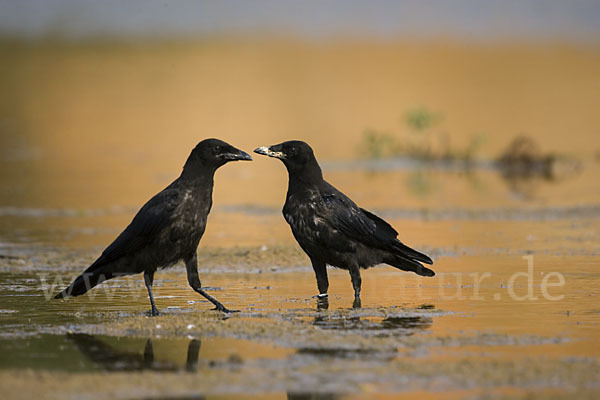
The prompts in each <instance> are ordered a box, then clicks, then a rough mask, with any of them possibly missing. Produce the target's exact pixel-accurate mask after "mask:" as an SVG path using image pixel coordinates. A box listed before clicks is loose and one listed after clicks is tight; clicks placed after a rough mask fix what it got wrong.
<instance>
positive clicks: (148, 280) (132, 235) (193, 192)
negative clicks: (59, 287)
mask: <svg viewBox="0 0 600 400" xmlns="http://www.w3.org/2000/svg"><path fill="white" fill-rule="evenodd" d="M235 160H252V157H250V155H249V154H247V153H245V152H243V151H241V150H239V149H236V148H235V147H233V146H231V145H229V144H227V143H225V142H223V141H221V140H218V139H206V140H203V141H201V142H200V143H198V145H197V146H196V147H195V148H194V150H192V153H191V154H190V156H189V157H188V159H187V161H186V162H185V165H184V166H183V171H182V172H181V175H180V176H179V178H177V179H175V181H173V183H171V184H170V185H169V186H167V187H166V188H165V189H164V190H163V191H161V192H159V193H158V194H157V195H155V196H154V197H152V198H151V199H150V200H149V201H148V202H147V203H146V204H144V206H143V207H142V208H141V209H140V211H138V213H137V215H136V216H135V217H134V218H133V220H132V221H131V223H130V224H129V226H128V227H127V228H125V230H124V231H123V232H122V233H121V234H120V235H119V236H118V237H117V238H116V239H115V241H114V242H112V243H111V244H110V246H108V247H107V248H106V249H105V250H104V251H103V252H102V255H101V256H100V257H99V258H98V259H97V260H96V261H94V263H93V264H92V265H90V267H89V268H88V269H86V270H85V271H84V272H83V273H82V274H81V275H79V276H78V277H77V278H75V280H74V281H73V283H71V285H70V286H69V287H67V288H66V289H65V290H63V291H62V292H60V293H59V294H58V295H56V297H55V298H56V299H58V298H62V297H68V296H79V295H82V294H84V293H85V292H87V291H88V290H90V289H91V288H93V287H94V286H96V285H98V284H99V283H101V282H104V281H105V280H108V279H111V278H114V277H117V276H123V275H132V274H138V273H141V272H143V273H144V282H145V284H146V287H147V288H148V296H149V297H150V304H151V305H152V310H151V314H152V315H158V314H159V313H158V309H157V308H156V305H155V304H154V296H153V295H152V282H153V280H154V273H155V272H156V270H157V269H159V268H167V267H170V266H172V265H174V264H175V263H177V262H178V261H180V260H183V261H184V262H185V266H186V269H187V277H188V282H189V284H190V286H191V287H192V289H194V290H195V291H196V292H198V293H200V294H201V295H202V296H204V297H206V298H207V299H208V300H209V301H210V302H211V303H213V304H214V305H215V306H216V309H217V310H220V311H224V312H229V310H227V308H225V307H224V306H223V305H222V304H221V303H219V302H218V301H217V300H216V299H215V298H213V297H212V296H210V295H209V294H208V293H206V292H205V291H204V290H202V287H201V284H200V279H199V278H198V259H197V256H196V250H197V248H198V243H199V242H200V238H202V234H203V233H204V229H205V228H206V218H207V217H208V213H209V212H210V208H211V206H212V191H213V184H214V175H215V171H216V170H217V168H219V167H220V166H222V165H224V164H225V163H227V162H229V161H235Z"/></svg>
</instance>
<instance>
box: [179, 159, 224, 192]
mask: <svg viewBox="0 0 600 400" xmlns="http://www.w3.org/2000/svg"><path fill="white" fill-rule="evenodd" d="M217 168H218V167H215V166H211V165H201V164H200V163H199V162H197V161H196V162H194V163H190V162H189V161H188V162H186V163H185V165H184V166H183V171H181V175H180V176H179V181H181V182H182V183H185V184H186V185H192V186H210V187H212V185H213V182H214V177H215V172H216V171H217Z"/></svg>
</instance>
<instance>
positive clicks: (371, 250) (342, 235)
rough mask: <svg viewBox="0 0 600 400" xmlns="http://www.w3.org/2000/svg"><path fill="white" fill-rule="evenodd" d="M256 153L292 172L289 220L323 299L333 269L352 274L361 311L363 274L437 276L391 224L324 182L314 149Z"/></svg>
mask: <svg viewBox="0 0 600 400" xmlns="http://www.w3.org/2000/svg"><path fill="white" fill-rule="evenodd" d="M254 152H255V153H258V154H263V155H267V156H269V157H274V158H278V159H280V160H281V161H283V163H284V164H285V166H286V168H287V170H288V174H289V183H288V191H287V196H286V200H285V205H284V206H283V216H284V217H285V220H286V221H287V222H288V224H289V225H290V227H291V228H292V233H293V234H294V237H295V238H296V240H297V241H298V244H300V247H302V250H304V252H305V253H306V254H307V255H308V256H309V257H310V260H311V262H312V266H313V269H314V270H315V275H316V277H317V286H318V289H319V297H321V298H325V297H326V296H327V289H328V287H329V281H328V280H327V270H326V265H327V264H329V265H332V266H334V267H337V268H343V269H347V270H348V271H350V277H351V279H352V286H353V288H354V296H355V300H356V302H355V305H357V304H358V306H360V285H361V278H360V268H369V267H372V266H374V265H376V264H381V263H385V264H389V265H392V266H394V267H396V268H398V269H401V270H403V271H412V272H415V273H416V274H418V275H422V276H433V275H435V273H434V272H433V271H432V270H430V269H429V268H426V267H424V266H423V265H422V264H421V263H422V262H423V263H427V264H432V263H433V262H432V261H431V258H429V257H428V256H426V255H425V254H423V253H419V252H418V251H416V250H413V249H411V248H410V247H408V246H406V245H404V244H403V243H402V242H400V241H399V240H398V239H397V236H398V232H396V230H394V228H392V227H391V226H390V224H388V223H387V222H385V221H384V220H383V219H381V218H379V217H378V216H376V215H375V214H373V213H371V212H369V211H367V210H365V209H363V208H360V207H358V206H357V205H356V204H355V203H354V202H353V201H352V200H350V199H349V198H348V197H347V196H346V195H344V194H343V193H342V192H340V191H339V190H337V189H336V188H335V187H333V186H332V185H330V184H329V183H327V182H326V181H325V180H324V179H323V173H322V172H321V168H320V167H319V164H318V163H317V160H316V158H315V156H314V154H313V150H312V149H311V147H310V146H309V145H308V144H306V143H304V142H302V141H297V140H293V141H288V142H283V143H281V144H277V145H274V146H270V147H259V148H258V149H256V150H254Z"/></svg>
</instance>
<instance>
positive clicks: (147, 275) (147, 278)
mask: <svg viewBox="0 0 600 400" xmlns="http://www.w3.org/2000/svg"><path fill="white" fill-rule="evenodd" d="M153 282H154V271H151V272H148V271H145V272H144V283H145V284H146V289H148V297H150V304H151V305H152V309H151V310H150V315H152V316H153V317H155V316H157V315H159V314H160V313H159V312H158V308H156V304H154V295H153V294H152V283H153Z"/></svg>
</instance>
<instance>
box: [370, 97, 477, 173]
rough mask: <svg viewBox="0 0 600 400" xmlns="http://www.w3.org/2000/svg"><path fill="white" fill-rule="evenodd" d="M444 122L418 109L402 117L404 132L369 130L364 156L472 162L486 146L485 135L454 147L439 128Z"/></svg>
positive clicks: (441, 116)
mask: <svg viewBox="0 0 600 400" xmlns="http://www.w3.org/2000/svg"><path fill="white" fill-rule="evenodd" d="M443 119H444V118H443V115H442V114H441V113H439V112H433V111H431V110H429V109H428V108H427V107H417V108H414V109H412V110H409V111H407V112H406V113H405V114H404V115H403V118H402V120H403V130H402V132H399V133H390V132H384V131H380V130H377V129H373V128H369V129H366V130H365V131H364V133H363V138H362V143H361V149H362V152H363V155H364V156H366V157H367V158H370V159H382V158H409V159H413V160H419V161H424V162H428V161H429V162H433V161H441V162H448V163H467V164H468V163H470V162H472V161H473V160H474V159H475V158H476V156H477V154H478V152H479V151H480V149H481V147H482V145H483V144H484V143H485V135H484V134H483V133H476V134H473V135H471V136H470V138H469V142H468V143H467V144H466V145H464V146H462V147H458V146H454V145H453V144H452V143H451V137H450V135H449V134H447V133H446V132H444V131H442V130H440V129H439V128H438V125H439V124H440V123H441V122H442V121H443Z"/></svg>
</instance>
